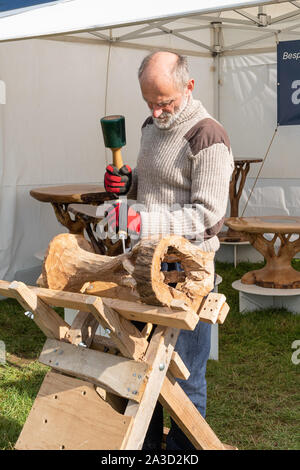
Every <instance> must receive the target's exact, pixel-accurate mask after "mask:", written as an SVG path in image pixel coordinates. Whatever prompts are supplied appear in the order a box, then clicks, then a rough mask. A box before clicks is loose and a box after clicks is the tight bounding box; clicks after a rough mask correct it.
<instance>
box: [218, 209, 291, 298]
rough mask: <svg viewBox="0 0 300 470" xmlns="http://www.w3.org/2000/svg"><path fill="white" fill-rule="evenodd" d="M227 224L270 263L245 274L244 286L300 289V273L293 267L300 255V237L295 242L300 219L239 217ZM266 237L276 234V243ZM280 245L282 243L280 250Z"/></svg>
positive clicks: (288, 217)
mask: <svg viewBox="0 0 300 470" xmlns="http://www.w3.org/2000/svg"><path fill="white" fill-rule="evenodd" d="M225 224H226V225H227V226H228V227H230V228H231V229H232V230H234V231H237V232H242V233H243V235H244V236H245V238H246V239H247V240H248V241H249V242H250V243H251V244H252V245H253V246H254V248H256V249H257V250H258V251H259V252H260V253H261V254H262V255H263V256H264V258H265V260H266V265H265V266H264V267H263V268H262V269H258V270H255V271H250V272H248V273H246V274H244V276H243V277H242V279H241V281H242V283H244V284H256V285H258V286H261V287H271V288H276V289H298V288H300V272H298V271H296V270H295V269H294V268H293V267H292V266H291V261H292V259H293V257H294V256H295V255H296V254H297V253H298V252H299V251H300V236H299V237H298V238H297V239H296V240H294V241H291V236H292V235H293V234H297V235H300V217H291V216H276V215H274V216H265V217H236V218H229V219H227V220H226V222H225ZM265 233H272V234H274V235H273V238H272V240H267V239H266V238H265V237H264V234H265ZM276 241H279V242H280V246H279V247H278V249H277V248H276V246H275V242H276Z"/></svg>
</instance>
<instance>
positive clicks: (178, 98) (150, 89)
mask: <svg viewBox="0 0 300 470" xmlns="http://www.w3.org/2000/svg"><path fill="white" fill-rule="evenodd" d="M141 91H142V95H143V98H144V100H145V101H146V103H147V105H148V107H149V109H150V110H151V112H152V117H153V120H154V122H155V124H156V125H157V127H159V128H161V129H167V128H168V127H170V125H171V124H172V123H173V122H174V121H175V119H176V118H177V116H178V115H179V114H180V113H181V111H182V110H183V109H184V108H185V106H186V103H187V100H188V96H189V94H190V92H189V89H188V87H185V88H184V90H179V89H178V88H177V87H176V86H175V85H174V84H173V82H172V81H171V80H170V79H166V78H165V79H160V80H158V79H156V80H155V81H152V82H149V81H142V82H141Z"/></svg>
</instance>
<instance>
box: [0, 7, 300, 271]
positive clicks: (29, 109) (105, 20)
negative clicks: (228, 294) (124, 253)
mask: <svg viewBox="0 0 300 470" xmlns="http://www.w3.org/2000/svg"><path fill="white" fill-rule="evenodd" d="M295 39H300V2H299V1H298V2H297V1H265V2H259V1H251V0H249V1H248V2H242V1H234V0H231V1H230V0H228V1H225V0H209V1H208V0H202V1H200V0H197V1H195V0H186V1H185V2H182V1H178V0H171V1H170V0H164V1H163V2H161V1H160V2H158V1H156V0H152V2H148V4H147V3H145V2H143V3H142V2H133V1H131V2H130V1H129V2H122V1H121V0H115V1H114V2H101V1H100V0H69V1H58V2H53V3H50V4H44V5H40V6H34V7H31V8H28V9H26V8H25V9H22V10H15V11H10V12H2V13H0V80H1V82H0V102H1V104H0V221H1V225H0V279H7V280H11V279H13V278H14V277H15V274H16V271H20V270H24V269H28V268H30V267H32V266H34V265H37V264H38V263H39V261H38V260H37V259H36V258H35V253H36V252H38V251H39V250H42V249H45V248H46V246H47V244H48V242H49V241H50V239H51V238H52V237H53V236H55V235H56V234H57V233H59V232H63V231H65V229H64V227H62V226H61V225H59V224H58V222H57V220H56V218H55V215H54V212H53V210H52V208H51V206H50V205H49V204H45V203H39V202H38V201H36V200H34V199H33V198H32V197H30V195H29V191H30V189H32V188H35V187H41V186H48V185H61V184H68V183H100V184H101V183H102V182H103V174H104V169H105V166H106V164H107V163H108V162H109V161H110V159H111V155H110V152H109V151H106V150H105V148H104V144H103V140H102V135H101V132H100V125H99V119H100V117H102V116H103V115H105V114H114V113H116V114H124V115H125V117H126V134H127V145H126V147H125V148H124V149H123V159H124V161H126V162H127V163H129V164H130V165H131V166H132V167H133V166H134V165H135V162H136V157H137V151H138V146H139V138H140V127H141V123H142V122H143V121H144V119H145V118H146V117H147V115H148V111H147V108H146V106H145V103H144V102H143V100H142V98H141V95H140V92H139V86H138V80H137V69H138V66H139V64H140V62H141V60H142V58H143V57H144V56H145V55H146V54H147V52H148V51H152V50H156V49H167V50H176V51H179V52H182V53H183V54H185V55H187V56H188V60H189V65H190V72H191V75H192V76H193V77H194V78H195V83H196V88H195V92H194V97H195V98H197V99H201V100H202V102H203V103H204V105H205V106H206V107H207V109H208V110H209V112H210V113H211V114H212V115H213V116H214V117H216V118H217V119H219V120H220V121H221V122H222V124H223V125H224V126H225V128H226V129H227V131H228V134H229V136H230V140H231V144H232V148H233V152H234V156H235V158H242V157H249V158H250V157H252V158H263V157H264V156H265V154H266V150H267V148H268V146H269V143H270V141H271V138H272V136H273V134H274V130H275V128H276V125H277V122H276V118H277V112H276V94H277V64H276V61H277V58H276V45H277V42H278V41H286V40H295ZM299 137H300V128H299V127H298V126H290V127H280V128H279V130H278V132H277V134H276V137H275V139H274V143H273V145H272V147H271V150H270V153H269V155H268V157H267V159H266V161H265V164H264V166H263V169H262V172H261V174H260V178H259V180H258V182H257V184H256V186H255V190H254V191H253V194H252V196H251V199H250V201H249V204H248V206H247V210H246V212H245V215H262V214H264V215H268V214H272V215H274V214H283V215H284V214H288V215H300V185H299V182H300V165H299V163H298V158H299ZM258 170H259V166H258V165H257V164H256V165H252V167H251V171H250V174H249V177H248V179H247V184H246V188H245V192H244V195H243V197H242V199H241V208H243V205H244V204H245V202H246V200H247V195H249V192H250V188H251V186H252V184H253V181H254V178H255V176H256V174H257V172H258Z"/></svg>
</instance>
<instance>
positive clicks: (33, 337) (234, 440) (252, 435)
mask: <svg viewBox="0 0 300 470" xmlns="http://www.w3.org/2000/svg"><path fill="white" fill-rule="evenodd" d="M294 266H295V267H296V269H299V270H300V261H294ZM257 267H258V265H253V264H249V263H241V264H240V265H238V267H237V268H236V269H234V268H233V266H232V265H230V264H226V263H217V272H218V274H220V275H221V276H222V278H223V282H222V284H221V285H220V286H219V292H222V293H224V294H225V295H226V297H227V302H228V304H229V305H230V313H229V315H228V317H227V319H226V321H225V323H224V325H222V326H220V327H219V361H209V362H208V366H207V384H208V401H207V417H206V419H207V421H208V423H209V424H210V425H211V427H212V428H213V429H214V431H215V432H216V434H217V435H218V436H219V438H220V439H221V440H222V441H223V442H226V443H228V444H234V445H235V446H237V447H238V448H239V449H241V450H242V449H257V450H258V449H261V450H263V449H270V450H272V449H274V450H275V449H282V450H283V449H293V450H296V449H297V450H299V449H300V435H299V421H300V411H299V410H300V406H299V402H300V396H299V370H300V369H299V368H300V365H296V364H294V363H293V362H292V360H291V358H292V354H293V352H294V350H293V349H292V343H293V342H294V341H295V340H300V315H294V314H291V313H289V312H287V311H285V310H282V309H281V310H276V311H272V310H261V311H258V312H255V313H253V312H252V313H247V314H244V315H241V314H240V313H239V312H238V294H237V292H236V291H234V290H233V289H232V287H231V284H232V282H233V281H234V280H235V279H240V277H241V275H242V274H243V273H245V272H247V271H249V270H251V269H255V268H257ZM23 312H24V310H23V309H22V308H21V307H20V306H19V304H18V303H17V302H15V301H14V300H10V299H9V300H4V301H1V302H0V340H1V341H3V342H4V343H5V346H6V364H4V365H0V449H13V447H14V444H15V442H16V440H17V438H18V436H19V434H20V432H21V429H22V426H23V424H24V422H25V420H26V417H27V415H28V413H29V411H30V409H31V406H32V403H33V401H34V398H35V396H36V394H37V392H38V390H39V388H40V385H41V383H42V380H43V378H44V375H45V373H46V371H47V370H48V368H47V367H45V366H42V365H41V364H39V363H38V361H37V358H38V356H39V353H40V351H41V349H42V346H43V343H44V340H45V337H44V336H43V334H42V333H41V332H40V330H39V329H38V328H37V327H36V325H35V324H34V322H33V321H30V320H29V319H28V318H27V317H25V315H24V314H23ZM299 312H300V306H299ZM60 313H61V314H62V312H60ZM299 357H300V354H299ZM167 423H168V418H167V417H166V424H167Z"/></svg>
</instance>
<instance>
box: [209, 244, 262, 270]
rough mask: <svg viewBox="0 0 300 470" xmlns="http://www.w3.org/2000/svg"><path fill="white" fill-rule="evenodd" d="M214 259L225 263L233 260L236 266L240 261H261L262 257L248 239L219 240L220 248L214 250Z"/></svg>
mask: <svg viewBox="0 0 300 470" xmlns="http://www.w3.org/2000/svg"><path fill="white" fill-rule="evenodd" d="M216 260H217V261H221V262H225V263H232V261H233V265H234V267H235V268H236V266H237V264H238V263H240V262H241V261H252V262H260V261H263V257H262V255H261V254H260V253H259V252H258V251H257V250H255V248H253V246H252V245H251V244H250V242H248V241H243V242H225V241H220V249H219V250H218V251H217V252H216Z"/></svg>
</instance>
